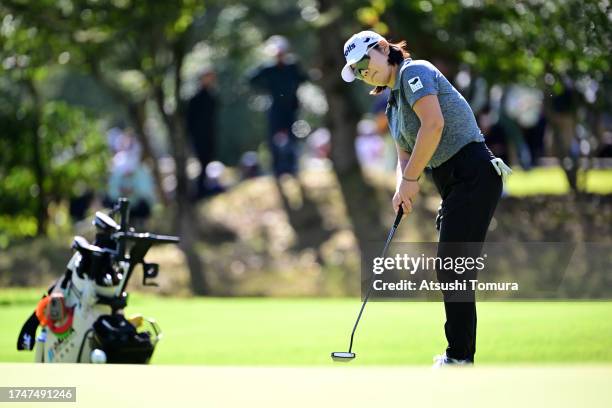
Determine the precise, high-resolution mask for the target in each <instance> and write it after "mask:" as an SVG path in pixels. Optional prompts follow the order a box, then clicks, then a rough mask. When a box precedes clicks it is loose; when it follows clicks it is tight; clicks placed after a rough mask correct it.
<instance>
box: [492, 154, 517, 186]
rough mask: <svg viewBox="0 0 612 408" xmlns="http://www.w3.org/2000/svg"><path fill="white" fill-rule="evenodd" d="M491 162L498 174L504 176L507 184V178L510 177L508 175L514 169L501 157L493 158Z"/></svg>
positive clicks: (503, 180)
mask: <svg viewBox="0 0 612 408" xmlns="http://www.w3.org/2000/svg"><path fill="white" fill-rule="evenodd" d="M491 164H492V165H493V168H495V171H496V172H497V174H498V175H499V176H500V177H501V178H502V182H503V183H504V185H506V180H507V179H508V176H510V175H511V174H512V169H511V168H510V167H508V165H507V164H506V163H504V161H503V160H502V159H500V158H499V157H496V158H495V159H493V160H491Z"/></svg>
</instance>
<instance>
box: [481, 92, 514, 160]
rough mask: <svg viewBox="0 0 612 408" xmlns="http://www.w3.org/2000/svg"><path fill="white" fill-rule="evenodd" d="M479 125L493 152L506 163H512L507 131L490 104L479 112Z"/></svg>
mask: <svg viewBox="0 0 612 408" xmlns="http://www.w3.org/2000/svg"><path fill="white" fill-rule="evenodd" d="M477 119H478V126H479V127H480V130H481V131H482V133H483V135H484V137H485V143H486V144H487V146H488V147H489V149H491V152H492V153H493V154H494V155H495V156H496V157H499V158H500V159H502V160H503V161H504V162H506V163H510V160H509V157H508V139H507V137H506V132H505V130H504V128H503V126H501V124H500V123H499V120H498V119H497V115H496V114H495V112H493V110H492V109H491V106H490V105H488V104H487V105H485V106H484V107H483V108H482V110H481V111H480V113H478V117H477Z"/></svg>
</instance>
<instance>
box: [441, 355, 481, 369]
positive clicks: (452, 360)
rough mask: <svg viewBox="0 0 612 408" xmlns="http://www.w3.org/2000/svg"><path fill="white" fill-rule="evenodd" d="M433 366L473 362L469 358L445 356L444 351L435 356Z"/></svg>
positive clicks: (471, 363)
mask: <svg viewBox="0 0 612 408" xmlns="http://www.w3.org/2000/svg"><path fill="white" fill-rule="evenodd" d="M433 361H434V364H433V368H441V367H446V366H472V365H474V363H473V362H471V361H470V360H457V359H456V358H450V357H447V356H446V353H444V354H440V355H438V356H435V357H434V359H433Z"/></svg>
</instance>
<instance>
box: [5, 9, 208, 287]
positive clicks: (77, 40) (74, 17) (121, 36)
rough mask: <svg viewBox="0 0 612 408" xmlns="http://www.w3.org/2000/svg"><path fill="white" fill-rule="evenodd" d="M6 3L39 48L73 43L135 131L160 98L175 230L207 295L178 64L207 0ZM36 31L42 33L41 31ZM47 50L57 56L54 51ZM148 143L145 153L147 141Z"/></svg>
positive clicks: (195, 282) (77, 60)
mask: <svg viewBox="0 0 612 408" xmlns="http://www.w3.org/2000/svg"><path fill="white" fill-rule="evenodd" d="M4 5H5V7H7V8H8V10H9V11H10V12H12V13H13V14H14V15H16V16H19V17H18V18H20V19H22V20H23V21H24V22H25V23H26V24H27V25H28V30H30V31H29V32H33V33H34V34H33V36H34V37H35V38H36V41H38V42H39V46H40V47H39V48H40V49H45V46H44V44H46V43H48V42H49V41H57V42H60V41H61V42H63V43H64V44H65V45H66V46H69V47H70V53H71V54H70V59H71V60H72V61H71V63H73V64H75V65H76V66H79V67H81V68H82V69H87V70H89V71H90V72H92V73H93V74H94V76H95V77H96V78H98V79H99V80H100V81H101V82H102V83H104V84H105V85H107V86H108V88H109V89H110V90H111V91H112V92H113V93H114V94H115V95H116V97H117V99H118V100H120V101H122V102H123V103H125V104H126V105H127V106H128V108H129V112H131V113H132V115H133V117H134V118H135V119H136V124H137V129H136V130H137V132H138V133H140V134H144V126H142V124H143V123H144V116H145V110H144V107H145V102H146V101H147V100H149V99H150V100H153V101H154V102H155V104H156V106H157V108H158V110H159V113H160V115H161V117H162V119H163V124H164V125H165V127H166V128H167V134H168V138H169V141H170V146H171V150H172V157H173V159H174V167H175V177H176V189H175V197H174V198H175V199H174V210H175V211H174V214H175V216H174V228H175V230H176V231H177V232H178V233H179V235H181V238H182V240H181V248H182V249H183V251H184V253H185V255H186V258H187V262H188V264H189V269H190V272H191V280H192V287H193V290H194V293H196V294H206V293H208V291H209V288H208V283H207V280H206V277H205V274H204V271H203V267H202V263H201V260H200V258H199V256H198V254H197V253H196V252H195V249H194V242H195V239H196V233H197V225H196V223H194V222H193V220H194V219H196V217H195V208H194V204H193V202H192V200H191V197H190V195H189V190H188V178H187V172H186V160H187V146H186V137H185V129H184V111H185V107H184V102H183V101H182V99H181V98H180V90H181V85H182V77H181V68H182V65H183V61H184V58H185V55H186V54H187V52H188V51H189V49H190V47H191V46H192V45H193V42H194V41H193V38H192V36H191V35H192V29H193V27H194V24H195V21H196V18H197V17H198V16H201V15H202V13H203V12H204V4H203V3H202V2H200V1H196V0H183V1H180V2H142V1H127V0H126V1H123V0H122V1H119V0H113V1H95V2H92V1H89V0H78V1H77V0H75V1H62V2H56V1H54V0H41V1H36V2H30V1H19V0H14V1H10V0H7V2H4ZM37 30H41V33H43V34H44V35H37ZM49 52H50V53H51V54H53V50H50V51H49ZM143 141H144V144H143V148H144V149H145V151H146V150H147V149H149V147H148V143H147V142H146V139H143Z"/></svg>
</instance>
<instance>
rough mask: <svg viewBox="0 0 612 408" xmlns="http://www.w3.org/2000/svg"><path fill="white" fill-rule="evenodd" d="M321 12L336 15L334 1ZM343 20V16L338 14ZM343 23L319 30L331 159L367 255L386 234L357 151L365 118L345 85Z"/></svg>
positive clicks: (356, 233)
mask: <svg viewBox="0 0 612 408" xmlns="http://www.w3.org/2000/svg"><path fill="white" fill-rule="evenodd" d="M320 4H321V13H329V14H330V15H333V14H334V11H333V10H332V8H333V7H337V6H334V5H333V4H334V3H332V2H331V1H327V0H326V1H321V2H320ZM337 15H338V16H339V17H338V18H342V13H338V14H337ZM342 26H343V25H342V24H339V22H338V21H337V20H336V21H331V22H329V23H328V24H326V25H324V26H322V27H320V28H319V30H318V39H319V50H320V53H321V64H322V66H321V70H322V71H323V72H328V73H329V74H328V75H325V76H324V77H323V78H322V80H321V85H322V86H323V89H324V90H325V94H326V96H327V101H328V105H329V111H328V114H327V123H328V126H329V129H330V132H331V135H332V140H331V141H332V151H331V158H332V162H333V165H334V170H335V172H336V174H337V177H338V182H339V183H340V189H341V191H342V195H343V196H344V200H345V203H346V209H347V212H348V216H349V218H350V220H351V222H352V224H353V229H354V232H355V236H356V238H357V241H358V244H359V248H360V250H361V251H362V252H363V250H364V249H365V245H367V243H368V242H369V241H373V240H375V241H380V240H382V239H384V237H385V231H384V229H383V227H382V225H381V221H380V208H379V204H380V203H379V202H378V200H377V199H376V191H375V189H374V188H372V187H371V186H369V185H367V184H366V183H365V181H364V179H363V176H362V173H361V168H360V166H359V162H358V160H357V155H356V152H355V138H356V133H357V122H358V121H359V119H360V117H361V112H360V109H359V107H358V106H357V105H356V103H355V101H354V99H353V98H352V97H351V95H350V87H351V86H354V85H352V84H347V83H345V82H344V81H343V80H342V78H341V77H340V70H341V69H342V67H343V66H344V64H345V60H344V56H343V54H342V47H343V45H344V42H345V40H346V38H345V37H346V35H345V33H343V32H342V30H341V28H342Z"/></svg>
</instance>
